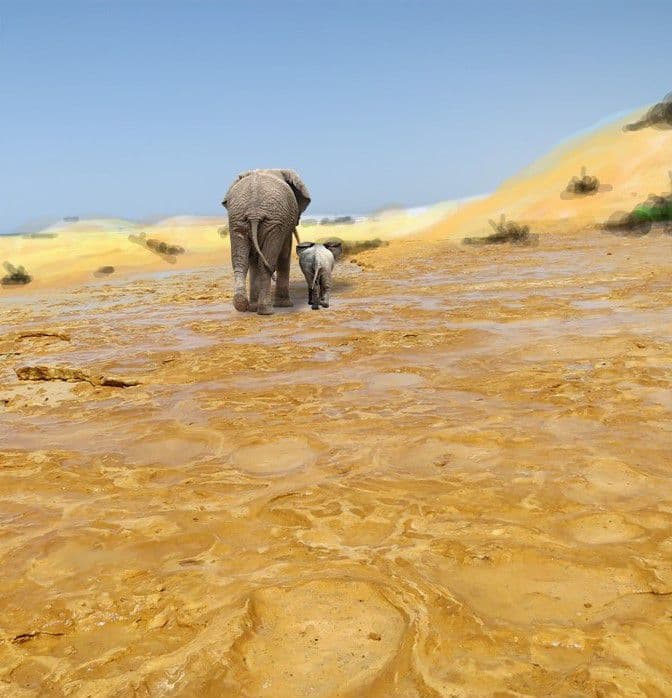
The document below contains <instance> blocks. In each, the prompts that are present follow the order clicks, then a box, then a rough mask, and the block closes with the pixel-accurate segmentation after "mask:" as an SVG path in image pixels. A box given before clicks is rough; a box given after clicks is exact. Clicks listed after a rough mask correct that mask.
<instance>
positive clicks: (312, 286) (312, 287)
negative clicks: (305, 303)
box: [310, 259, 320, 291]
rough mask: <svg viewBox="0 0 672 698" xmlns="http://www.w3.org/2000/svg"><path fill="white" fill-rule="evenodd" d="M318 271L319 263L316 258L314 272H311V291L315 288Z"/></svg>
mask: <svg viewBox="0 0 672 698" xmlns="http://www.w3.org/2000/svg"><path fill="white" fill-rule="evenodd" d="M319 273H320V265H319V264H318V263H317V259H316V260H315V273H314V274H313V283H312V284H310V290H311V291H312V290H313V289H314V288H315V282H316V281H317V277H318V274H319Z"/></svg>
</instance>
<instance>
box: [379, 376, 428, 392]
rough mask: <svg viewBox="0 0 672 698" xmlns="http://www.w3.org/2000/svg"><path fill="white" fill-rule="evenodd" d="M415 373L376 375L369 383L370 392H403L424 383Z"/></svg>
mask: <svg viewBox="0 0 672 698" xmlns="http://www.w3.org/2000/svg"><path fill="white" fill-rule="evenodd" d="M424 382H425V381H424V379H423V378H422V377H421V376H417V375H416V374H415V373H378V374H376V375H375V376H373V378H372V379H371V380H370V381H369V387H370V388H371V389H372V390H403V389H405V388H415V387H416V386H418V385H422V384H423V383H424Z"/></svg>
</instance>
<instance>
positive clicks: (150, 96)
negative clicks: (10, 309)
mask: <svg viewBox="0 0 672 698" xmlns="http://www.w3.org/2000/svg"><path fill="white" fill-rule="evenodd" d="M671 23H672V3H669V2H655V3H654V2H648V3H647V2H639V3H632V2H629V3H625V2H617V1H616V0H612V1H611V2H585V0H584V1H582V2H574V1H573V0H567V1H566V2H536V1H533V0H529V1H528V2H523V1H520V2H504V1H500V2H480V1H478V0H472V1H471V2H448V1H447V0H446V1H445V2H429V1H428V2H400V1H398V0H386V1H384V2H382V1H381V2H372V1H368V2H367V1H362V0H360V1H358V2H348V1H346V0H343V1H341V2H336V1H333V2H328V1H326V0H321V1H320V0H312V1H311V2H299V1H296V0H283V2H277V1H275V2H270V1H269V2H261V1H254V0H252V1H250V2H243V1H238V2H235V3H234V2H187V1H183V2H171V1H170V0H168V1H163V2H149V1H147V2H139V1H138V2H123V1H116V2H100V1H98V2H95V1H90V2H68V1H67V0H58V2H31V1H30V0H25V1H23V2H18V1H16V2H10V1H5V0H0V162H1V163H2V166H1V167H0V191H1V195H0V204H1V205H0V231H2V232H8V231H9V230H11V229H15V228H16V227H17V226H20V225H21V224H25V222H26V221H31V220H32V221H36V220H38V219H42V218H43V217H54V218H60V217H61V216H67V215H80V216H89V215H105V216H119V217H126V218H133V219H137V218H141V219H142V218H148V217H153V216H167V215H174V214H180V213H184V214H188V213H193V214H214V215H217V214H220V213H223V209H222V208H221V206H220V204H219V202H220V201H221V198H222V195H223V193H224V192H225V190H226V188H227V187H228V184H229V182H230V180H231V179H232V177H233V176H234V175H235V174H236V173H237V172H239V171H240V170H243V169H248V168H250V167H266V166H270V167H293V168H295V169H297V170H298V171H299V172H300V174H301V175H302V176H303V178H304V180H305V182H306V184H307V185H308V187H309V189H310V190H311V192H312V195H313V204H312V205H311V208H310V209H309V212H310V211H311V210H312V211H313V212H316V213H319V212H366V211H368V210H371V209H375V208H378V207H380V206H382V205H386V204H392V203H396V204H402V205H407V206H413V205H421V204H426V203H432V202H435V201H439V200H443V199H449V198H458V197H464V196H470V195H474V194H478V193H481V192H485V191H489V190H492V189H493V188H495V187H496V186H497V184H498V183H500V182H501V181H502V180H503V179H505V178H507V177H509V176H510V175H512V174H514V173H515V172H516V171H517V170H519V169H521V168H522V167H524V166H526V165H527V164H529V163H530V162H531V161H533V160H534V159H535V158H537V157H539V156H541V155H543V154H544V153H546V152H547V151H548V150H549V149H550V148H551V147H553V145H555V144H556V143H557V142H558V141H561V140H563V139H565V138H566V137H567V136H568V135H571V134H572V133H574V132H576V131H578V130H581V129H584V128H586V127H588V126H590V125H591V124H592V123H594V122H596V121H598V120H600V119H602V118H604V117H605V116H608V115H609V114H612V113H616V112H622V111H623V110H625V109H631V108H636V107H638V106H641V105H645V104H648V103H651V102H654V101H656V100H658V99H660V98H662V97H663V96H664V95H665V94H666V93H667V92H668V91H670V90H672V86H671V85H672V79H670V60H669V27H670V26H672V24H671Z"/></svg>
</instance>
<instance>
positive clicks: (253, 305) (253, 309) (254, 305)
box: [247, 301, 259, 313]
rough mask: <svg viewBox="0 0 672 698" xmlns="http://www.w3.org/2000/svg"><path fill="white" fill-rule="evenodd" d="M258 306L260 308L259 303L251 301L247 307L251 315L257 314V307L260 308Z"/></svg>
mask: <svg viewBox="0 0 672 698" xmlns="http://www.w3.org/2000/svg"><path fill="white" fill-rule="evenodd" d="M258 306H259V304H258V303H257V301H250V302H249V304H248V306H247V309H248V310H249V311H250V312H251V313H256V312H257V307H258Z"/></svg>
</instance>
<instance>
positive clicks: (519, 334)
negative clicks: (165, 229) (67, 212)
mask: <svg viewBox="0 0 672 698" xmlns="http://www.w3.org/2000/svg"><path fill="white" fill-rule="evenodd" d="M670 244H671V238H670V237H669V236H659V237H655V236H653V235H651V236H648V237H647V238H645V239H626V238H616V237H611V236H607V235H604V234H601V233H597V232H594V233H585V234H583V235H582V236H578V235H575V236H569V237H560V236H557V237H556V236H552V235H547V236H542V239H541V243H540V245H539V247H537V248H528V249H520V248H478V249H473V248H460V247H456V246H454V245H451V244H448V243H445V242H443V243H442V242H435V243H431V244H427V243H425V244H422V243H420V242H412V241H399V242H396V243H394V244H392V245H391V246H390V247H388V248H385V249H379V250H376V251H372V252H369V253H366V254H362V255H360V256H359V257H358V261H359V264H351V263H343V264H341V265H339V266H338V267H337V273H336V276H337V278H338V284H337V287H336V289H335V293H334V302H333V306H332V308H331V309H330V310H328V311H320V312H314V311H311V310H310V309H309V308H308V306H306V305H304V304H303V303H302V302H301V303H300V304H299V303H298V301H299V299H301V301H303V297H304V295H305V294H304V289H303V286H302V283H301V282H300V280H299V277H298V272H297V266H296V264H295V265H294V270H293V273H294V274H297V276H296V283H295V287H294V291H293V293H294V298H295V300H296V301H297V307H296V308H294V309H293V310H287V311H284V310H283V311H281V312H279V313H278V314H277V315H276V316H275V317H273V318H260V317H258V316H256V315H250V314H244V315H243V314H237V313H235V311H233V309H232V308H231V305H230V278H229V272H228V271H227V268H228V265H227V264H226V260H225V259H224V258H223V259H222V264H221V267H214V266H213V267H212V268H210V269H205V270H200V271H197V272H193V273H184V272H181V273H175V274H168V275H164V276H162V277H161V278H158V277H154V278H149V279H148V280H143V281H130V282H127V283H121V284H118V285H112V284H106V283H105V282H98V285H91V286H89V287H80V288H78V289H75V290H73V291H70V292H66V291H59V292H55V293H52V294H49V295H46V294H45V295H44V296H39V297H38V296H32V297H31V302H30V303H29V304H25V305H23V304H21V303H20V301H19V300H18V299H14V300H12V301H11V302H10V301H3V306H2V309H3V314H2V322H3V325H2V328H1V329H2V336H1V339H0V354H1V355H2V363H1V364H0V365H1V366H2V374H1V375H2V385H3V387H2V389H1V390H0V410H1V414H2V419H1V420H0V439H2V443H3V444H4V445H5V446H4V452H3V453H2V461H1V464H0V521H1V522H2V527H1V528H0V554H1V557H2V579H3V583H2V593H0V667H1V669H0V693H2V694H3V695H8V696H24V695H26V696H27V695H31V696H32V695H38V694H39V695H42V696H60V695H76V696H96V697H97V696H131V695H133V696H166V695H186V696H188V695H194V696H254V697H256V696H273V697H279V696H288V697H296V696H374V697H375V696H381V697H382V696H411V697H412V696H549V695H553V696H583V695H587V696H640V695H642V696H643V695H646V696H669V695H672V665H671V660H670V658H671V657H672V537H671V534H672V487H671V484H672V482H671V477H670V476H671V474H672V462H671V461H672V455H671V451H672V449H671V446H672V433H671V427H670V424H671V423H672V422H671V417H672V372H671V370H670V369H671V362H672V352H671V349H670V346H671V337H672V307H671V304H670V301H671V299H672V276H671V272H672V255H671V254H670ZM38 300H39V302H38ZM38 332H52V333H61V336H44V335H39V336H35V335H36V334H37V333H38ZM20 333H23V334H24V335H25V336H23V337H20V336H19V334H20ZM22 366H46V367H47V368H53V367H69V368H72V369H78V370H80V371H81V372H84V373H85V374H86V375H87V376H100V375H105V376H111V377H113V378H114V377H116V378H123V379H126V380H129V381H131V382H132V381H133V380H139V381H140V382H141V384H140V385H139V386H135V387H126V388H120V387H110V386H105V385H101V384H100V383H96V382H95V380H92V381H86V380H79V381H78V382H64V381H55V380H48V381H19V380H18V379H17V377H16V375H15V373H14V369H15V368H18V367H22ZM51 375H54V374H51ZM62 375H67V374H62ZM71 375H80V374H71Z"/></svg>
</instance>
